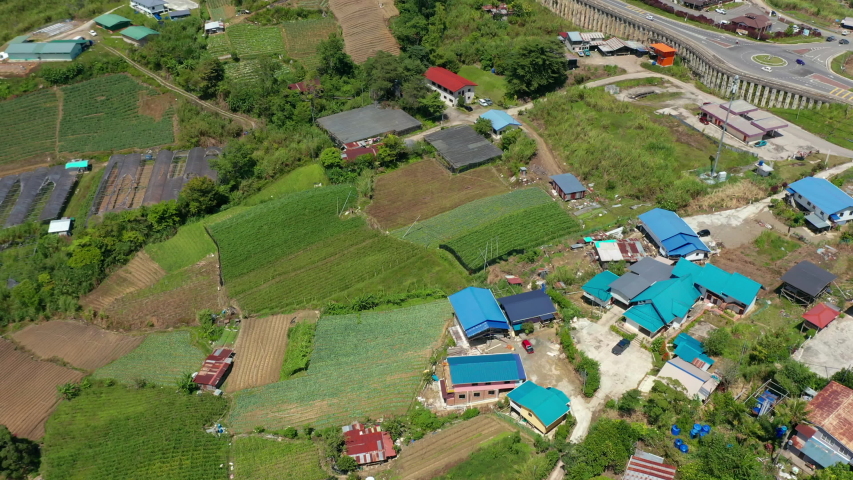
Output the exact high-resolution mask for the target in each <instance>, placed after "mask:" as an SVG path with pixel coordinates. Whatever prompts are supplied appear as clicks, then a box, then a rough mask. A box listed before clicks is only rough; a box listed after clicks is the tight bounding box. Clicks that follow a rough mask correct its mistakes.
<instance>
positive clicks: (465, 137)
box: [424, 125, 503, 173]
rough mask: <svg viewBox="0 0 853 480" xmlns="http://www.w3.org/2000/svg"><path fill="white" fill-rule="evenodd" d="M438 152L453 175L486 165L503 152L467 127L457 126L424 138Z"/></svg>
mask: <svg viewBox="0 0 853 480" xmlns="http://www.w3.org/2000/svg"><path fill="white" fill-rule="evenodd" d="M424 140H426V141H427V142H428V143H429V144H430V145H432V146H433V147H435V149H436V150H438V153H439V154H440V155H441V158H443V159H444V161H445V163H446V165H447V166H448V168H450V170H451V171H452V172H454V173H458V172H460V171H463V170H467V169H469V168H474V167H476V166H479V165H482V164H484V163H487V162H488V161H490V160H493V159H495V158H498V157H500V156H501V155H503V152H502V151H501V149H500V148H498V147H496V146H494V145H492V142H490V141H488V140H486V139H485V138H483V136H482V135H480V134H479V133H477V132H476V131H475V130H474V129H473V128H471V127H470V126H469V125H458V126H455V127H450V128H447V129H444V130H439V131H437V132H433V133H430V134H429V135H427V136H425V137H424Z"/></svg>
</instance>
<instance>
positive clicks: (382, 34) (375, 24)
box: [329, 0, 400, 63]
mask: <svg viewBox="0 0 853 480" xmlns="http://www.w3.org/2000/svg"><path fill="white" fill-rule="evenodd" d="M381 4H382V5H383V8H380V6H379V5H380V2H379V1H378V0H330V1H329V8H330V9H331V10H332V13H334V14H335V18H337V19H338V21H339V22H340V24H341V29H342V30H343V34H344V43H345V47H346V52H347V53H348V54H349V55H350V56H351V57H352V59H353V60H354V61H355V62H356V63H363V62H364V61H365V60H367V59H368V58H370V57H372V56H374V55H376V52H378V51H380V50H381V51H385V52H388V53H390V54H393V55H398V54H399V53H400V46H399V45H397V40H395V39H394V35H392V34H391V30H389V29H388V25H387V21H388V19H389V18H391V17H392V16H394V13H393V12H392V11H391V9H393V10H394V11H396V9H395V8H394V7H393V5H394V2H381ZM386 4H390V5H386ZM385 7H387V9H386V8H385Z"/></svg>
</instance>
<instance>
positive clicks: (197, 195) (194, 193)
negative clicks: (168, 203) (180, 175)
mask: <svg viewBox="0 0 853 480" xmlns="http://www.w3.org/2000/svg"><path fill="white" fill-rule="evenodd" d="M178 202H179V203H180V204H181V207H182V208H183V210H184V211H185V212H187V216H189V217H194V216H199V215H205V214H207V213H210V212H211V211H213V209H215V208H216V207H218V206H219V204H220V195H219V190H218V189H217V188H216V183H214V182H213V180H211V179H210V178H208V177H195V178H192V179H190V181H189V182H187V184H186V185H184V188H183V189H182V190H181V194H180V195H179V196H178Z"/></svg>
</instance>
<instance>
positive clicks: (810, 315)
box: [803, 303, 841, 331]
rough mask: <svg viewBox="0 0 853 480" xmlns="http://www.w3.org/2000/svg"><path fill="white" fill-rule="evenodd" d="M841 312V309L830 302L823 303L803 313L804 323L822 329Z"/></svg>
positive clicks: (818, 329)
mask: <svg viewBox="0 0 853 480" xmlns="http://www.w3.org/2000/svg"><path fill="white" fill-rule="evenodd" d="M840 314H841V312H840V309H839V308H838V307H836V306H835V305H831V304H829V303H821V304H818V305H815V306H814V307H812V308H811V309H810V310H809V311H808V312H806V313H804V314H803V323H804V324H805V326H806V327H808V328H813V329H815V330H817V331H821V330H823V329H824V328H826V327H827V326H828V325H829V324H830V323H832V321H833V320H835V319H836V318H838V316H839V315H840Z"/></svg>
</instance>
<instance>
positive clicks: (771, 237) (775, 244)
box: [755, 230, 800, 262]
mask: <svg viewBox="0 0 853 480" xmlns="http://www.w3.org/2000/svg"><path fill="white" fill-rule="evenodd" d="M755 246H756V247H757V248H758V254H759V255H761V256H763V257H767V258H769V259H770V261H771V262H776V261H778V260H782V259H783V258H785V257H787V256H788V254H790V253H792V252H794V251H795V250H797V249H798V248H800V244H799V243H798V242H795V241H793V240H787V239H785V238H783V237H781V236H780V235H777V234H775V233H773V232H770V231H766V230H765V231H763V232H761V235H759V236H758V238H756V239H755Z"/></svg>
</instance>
